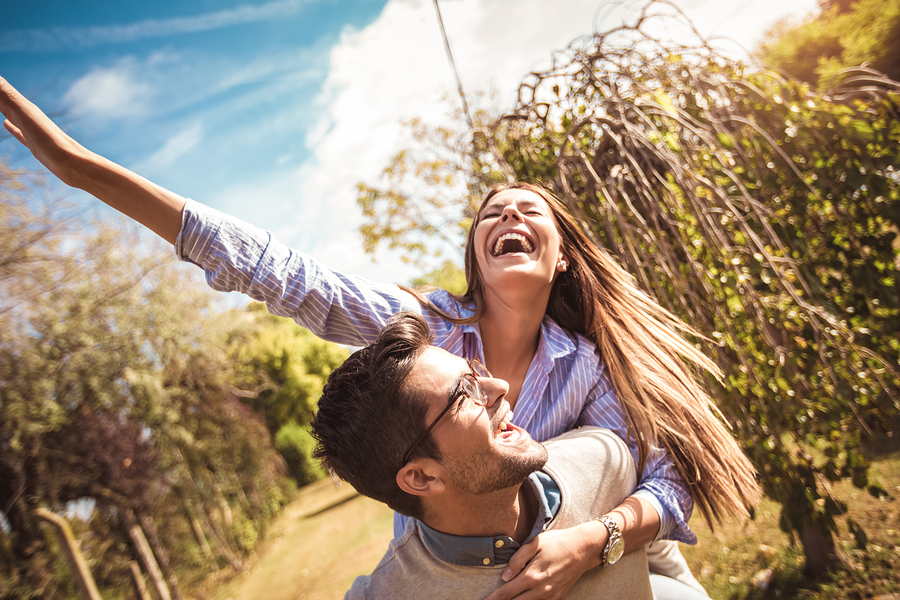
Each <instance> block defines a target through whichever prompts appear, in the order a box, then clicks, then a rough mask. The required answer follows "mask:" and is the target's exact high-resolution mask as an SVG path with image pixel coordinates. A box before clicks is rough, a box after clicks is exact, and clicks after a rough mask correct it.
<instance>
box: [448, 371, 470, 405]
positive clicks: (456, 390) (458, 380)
mask: <svg viewBox="0 0 900 600" xmlns="http://www.w3.org/2000/svg"><path fill="white" fill-rule="evenodd" d="M468 372H469V365H466V370H465V371H463V372H462V373H461V374H460V376H459V377H457V378H456V383H454V384H453V387H451V388H450V391H449V392H448V393H447V404H450V403H451V402H453V401H454V400H456V397H457V396H458V395H459V390H460V389H462V380H463V377H465V376H466V373H468Z"/></svg>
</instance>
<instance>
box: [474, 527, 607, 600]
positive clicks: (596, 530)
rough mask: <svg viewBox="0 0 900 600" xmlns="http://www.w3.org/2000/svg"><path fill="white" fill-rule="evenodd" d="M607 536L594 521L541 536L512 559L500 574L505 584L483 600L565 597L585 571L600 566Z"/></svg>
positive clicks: (554, 598) (546, 532) (603, 529)
mask: <svg viewBox="0 0 900 600" xmlns="http://www.w3.org/2000/svg"><path fill="white" fill-rule="evenodd" d="M607 535H608V533H607V531H606V527H604V526H603V525H602V524H601V523H598V522H596V521H591V522H588V523H582V524H581V525H576V526H575V527H572V528H569V529H562V530H559V531H545V532H543V533H541V534H540V535H538V536H537V537H536V538H534V539H533V540H531V541H530V542H529V543H527V544H525V545H524V546H522V547H521V548H519V550H518V551H517V552H516V553H515V554H514V555H513V557H512V558H511V559H510V561H509V564H508V565H507V568H506V571H504V573H503V579H504V580H505V581H507V582H508V583H505V584H504V585H503V586H501V587H500V588H498V589H497V590H496V591H495V592H494V593H493V594H491V595H490V596H488V597H487V599H486V600H511V599H512V598H517V599H518V600H538V599H539V598H547V599H553V600H556V599H558V598H563V597H565V595H566V594H568V593H569V590H570V589H571V588H572V586H573V585H575V582H576V581H578V578H579V577H581V576H582V575H583V574H584V572H585V571H587V570H588V569H591V568H593V567H596V566H597V565H599V564H600V554H601V552H602V551H603V547H604V545H605V544H606V538H607Z"/></svg>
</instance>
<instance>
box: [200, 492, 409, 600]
mask: <svg viewBox="0 0 900 600" xmlns="http://www.w3.org/2000/svg"><path fill="white" fill-rule="evenodd" d="M392 518H393V517H392V513H391V511H390V509H388V508H387V507H386V506H384V505H383V504H380V503H378V502H375V501H373V500H370V499H369V498H365V497H363V496H360V495H358V494H357V493H356V491H355V490H353V488H351V487H350V486H349V485H346V484H344V485H343V486H341V487H340V488H337V487H336V486H335V485H334V484H333V483H332V482H331V480H323V481H320V482H317V483H314V484H312V485H310V486H307V487H305V488H303V489H302V490H300V493H299V494H298V497H297V499H295V500H294V501H293V502H292V503H291V504H289V505H288V506H287V507H286V508H285V510H284V512H283V513H282V514H281V515H280V516H279V517H278V518H277V519H276V520H275V522H274V523H273V525H272V528H271V530H270V532H269V535H268V537H267V540H266V541H265V542H264V543H263V544H262V546H261V548H260V550H259V552H258V553H257V555H256V557H255V558H254V560H253V563H252V564H251V565H250V569H249V570H248V571H246V572H244V573H242V574H240V575H238V576H237V577H234V578H233V579H231V580H230V581H228V582H227V583H224V584H222V585H221V586H220V587H218V588H217V589H216V590H215V591H214V592H213V593H211V594H210V595H209V596H208V597H209V599H210V600H229V599H231V600H288V599H291V600H296V599H298V598H303V599H309V600H340V599H341V598H343V597H344V593H345V592H346V591H347V589H348V588H349V587H350V584H351V583H352V582H353V579H354V578H356V577H357V576H359V575H364V574H367V573H369V572H371V571H372V569H373V568H374V567H375V565H376V564H378V561H379V560H380V559H381V557H382V555H384V552H385V550H387V546H388V543H389V542H390V540H391V537H392V535H391V534H392Z"/></svg>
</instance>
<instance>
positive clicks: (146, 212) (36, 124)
mask: <svg viewBox="0 0 900 600" xmlns="http://www.w3.org/2000/svg"><path fill="white" fill-rule="evenodd" d="M0 113H3V116H4V117H6V121H5V122H4V123H3V125H4V126H5V127H6V129H7V130H9V132H10V133H11V134H12V135H13V137H15V138H16V139H17V140H19V141H20V142H22V144H24V145H25V146H26V147H27V148H28V149H29V150H31V153H32V154H33V155H34V157H35V158H36V159H38V160H39V161H40V162H41V164H42V165H44V166H45V167H47V169H48V170H49V171H50V172H51V173H53V174H54V175H56V176H57V177H59V179H60V181H62V182H63V183H65V184H66V185H70V186H72V187H77V188H80V189H82V190H84V191H86V192H88V193H89V194H92V195H94V196H95V197H97V198H99V199H100V200H102V201H103V202H105V203H106V204H108V205H110V206H111V207H113V208H114V209H116V210H118V211H119V212H121V213H122V214H124V215H126V216H128V217H131V218H132V219H134V220H135V221H137V222H138V223H141V224H142V225H144V226H146V227H148V228H149V229H151V230H152V231H154V232H155V233H157V234H158V235H159V236H160V237H162V238H163V239H165V240H167V241H168V242H169V243H172V244H174V243H175V239H176V237H177V236H178V232H179V230H180V229H181V217H182V215H181V213H182V210H183V209H184V204H185V199H184V198H182V197H181V196H179V195H178V194H175V193H174V192H170V191H169V190H167V189H165V188H162V187H160V186H158V185H156V184H155V183H153V182H151V181H148V180H147V179H144V178H143V177H141V176H140V175H138V174H136V173H133V172H131V171H129V170H128V169H126V168H124V167H122V166H119V165H117V164H116V163H114V162H112V161H110V160H107V159H105V158H103V157H102V156H100V155H99V154H95V153H94V152H91V151H90V150H88V149H87V148H85V147H84V146H82V145H81V144H79V143H78V142H76V141H75V140H73V139H72V138H71V137H69V136H68V135H67V134H66V133H65V132H64V131H63V130H62V129H60V128H59V127H57V126H56V123H54V122H53V121H52V120H51V119H50V117H48V116H47V115H45V114H44V113H43V112H42V111H41V109H39V108H38V107H37V106H35V105H34V104H33V103H32V102H30V101H29V100H28V98H26V97H25V96H23V95H22V94H20V93H19V92H18V91H17V90H16V89H15V88H14V87H13V86H11V85H10V84H9V83H8V82H7V81H6V80H5V79H3V78H2V77H0Z"/></svg>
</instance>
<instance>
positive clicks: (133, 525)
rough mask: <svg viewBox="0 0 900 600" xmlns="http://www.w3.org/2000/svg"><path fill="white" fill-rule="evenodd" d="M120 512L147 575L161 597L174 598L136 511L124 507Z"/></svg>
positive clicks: (167, 599) (162, 598)
mask: <svg viewBox="0 0 900 600" xmlns="http://www.w3.org/2000/svg"><path fill="white" fill-rule="evenodd" d="M120 514H121V515H122V519H123V520H124V522H125V523H124V524H125V529H126V530H127V531H128V537H130V538H131V541H132V543H134V548H135V550H136V551H137V553H138V558H140V559H141V563H143V565H144V570H145V571H147V576H148V577H150V582H151V583H153V587H154V588H156V593H157V594H158V595H159V599H160V600H172V595H171V594H170V593H169V586H167V585H166V580H165V579H163V576H162V572H161V571H160V570H159V564H157V562H156V557H154V556H153V551H152V550H150V544H148V543H147V538H146V537H144V531H143V530H142V529H141V526H140V525H139V524H138V522H137V519H136V518H135V516H134V513H133V512H132V511H131V509H130V508H126V509H122V510H121V512H120Z"/></svg>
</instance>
